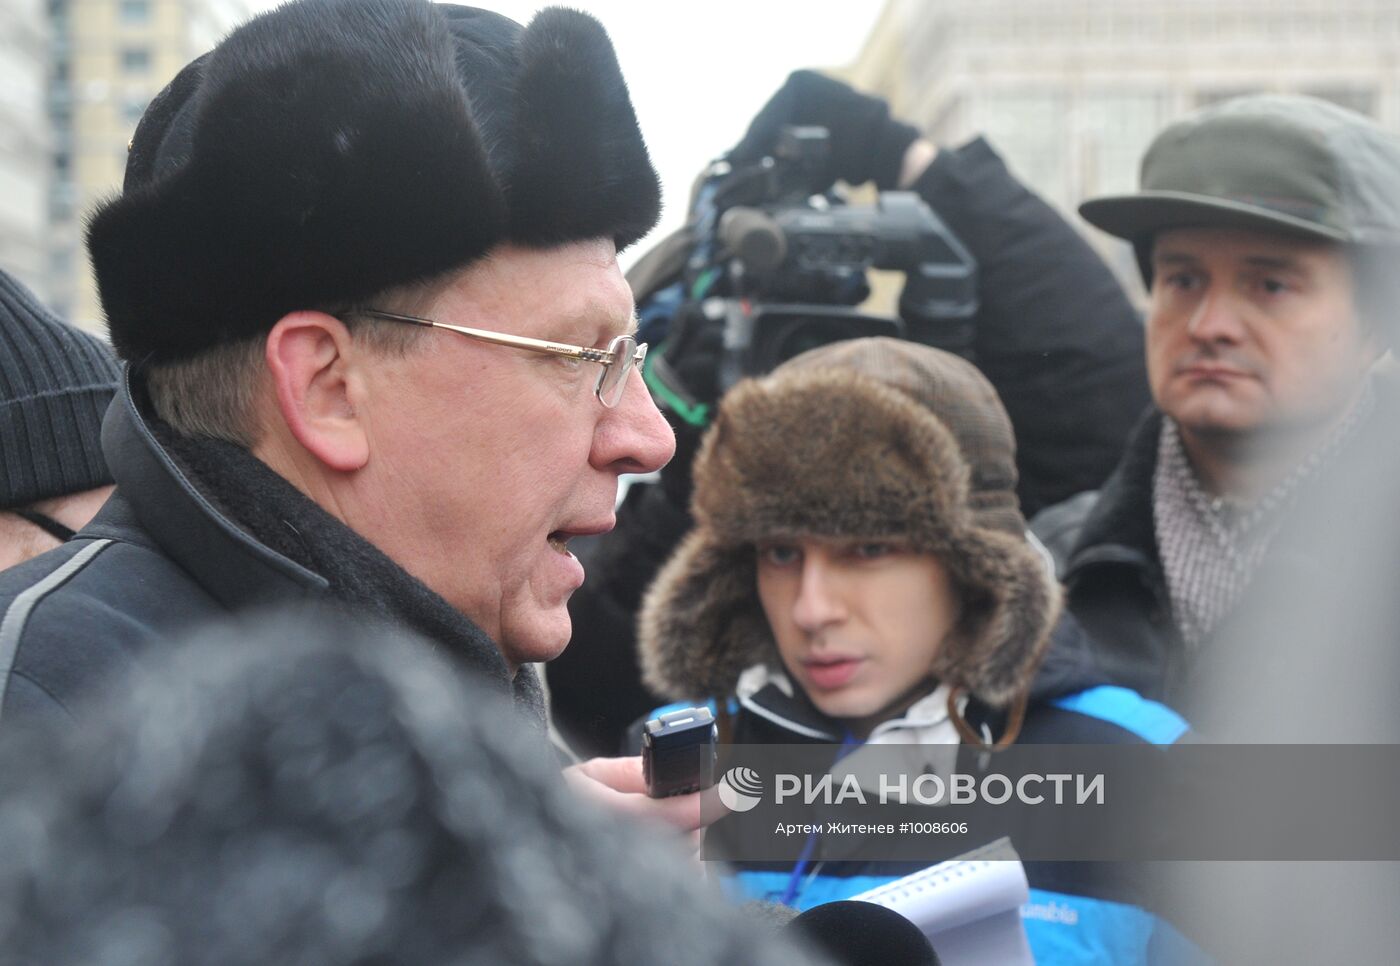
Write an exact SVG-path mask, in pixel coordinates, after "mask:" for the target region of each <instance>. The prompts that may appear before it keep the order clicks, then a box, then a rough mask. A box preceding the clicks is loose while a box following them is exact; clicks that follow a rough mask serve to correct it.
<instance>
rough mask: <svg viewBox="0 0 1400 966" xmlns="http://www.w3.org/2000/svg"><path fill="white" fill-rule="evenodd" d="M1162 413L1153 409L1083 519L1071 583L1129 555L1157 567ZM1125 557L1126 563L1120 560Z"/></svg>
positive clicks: (1070, 570)
mask: <svg viewBox="0 0 1400 966" xmlns="http://www.w3.org/2000/svg"><path fill="white" fill-rule="evenodd" d="M1162 419H1163V416H1162V413H1161V412H1160V411H1159V410H1158V409H1157V408H1155V407H1153V408H1151V409H1149V410H1148V411H1147V413H1146V414H1145V415H1144V416H1143V417H1142V419H1141V420H1140V421H1139V422H1138V425H1137V428H1135V429H1134V430H1133V433H1132V435H1131V436H1130V437H1129V438H1128V444H1127V446H1126V447H1125V449H1124V453H1123V458H1122V460H1121V461H1119V463H1118V467H1117V468H1116V469H1115V470H1114V471H1113V475H1112V476H1110V477H1109V478H1108V480H1107V481H1106V482H1105V483H1104V485H1103V489H1102V490H1100V491H1099V500H1098V502H1097V503H1095V504H1094V509H1093V511H1092V512H1091V513H1090V514H1089V517H1088V519H1086V520H1085V521H1084V529H1083V532H1082V533H1081V534H1080V536H1079V542H1078V543H1077V544H1076V545H1075V548H1074V551H1073V552H1072V553H1071V554H1070V561H1069V566H1068V568H1067V572H1066V582H1069V581H1070V580H1072V577H1073V574H1074V572H1075V571H1077V570H1078V569H1079V568H1080V567H1082V566H1086V565H1090V564H1093V563H1099V562H1104V561H1105V560H1106V559H1107V558H1108V557H1109V556H1112V557H1113V558H1114V560H1115V562H1126V559H1127V557H1129V556H1132V557H1134V558H1141V559H1140V560H1139V561H1138V562H1139V563H1143V564H1147V565H1153V564H1155V562H1156V561H1157V534H1156V531H1155V530H1154V529H1153V526H1152V476H1153V473H1154V472H1156V468H1157V440H1158V437H1160V436H1161V434H1162ZM1119 558H1122V559H1119Z"/></svg>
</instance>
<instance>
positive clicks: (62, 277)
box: [42, 0, 249, 329]
mask: <svg viewBox="0 0 1400 966" xmlns="http://www.w3.org/2000/svg"><path fill="white" fill-rule="evenodd" d="M43 2H44V3H45V4H46V9H47V15H48V21H49V27H50V33H49V36H50V46H49V82H48V92H49V97H48V104H49V118H50V121H51V125H52V138H53V144H52V151H51V156H50V158H51V162H50V179H49V187H48V221H49V238H50V245H49V253H48V259H49V261H48V270H47V273H46V279H45V281H44V284H43V285H42V288H43V289H44V290H45V291H46V293H47V295H48V298H49V302H50V304H52V306H53V307H54V309H55V310H56V311H57V312H58V313H59V314H60V315H62V316H63V317H65V318H68V319H71V320H72V321H73V322H74V323H75V324H77V325H81V326H83V327H84V328H91V329H98V328H100V325H101V319H102V309H101V305H100V303H99V301H98V298H97V289H96V286H95V285H94V283H93V279H92V273H91V270H90V268H89V266H88V260H87V254H86V251H85V249H84V246H83V218H84V217H85V215H86V214H87V213H88V212H89V211H90V210H91V208H92V206H93V205H94V204H95V203H97V202H98V201H100V200H102V199H103V198H105V197H108V196H110V195H112V194H114V193H116V192H117V191H119V190H120V189H121V183H122V175H123V172H124V171H125V169H126V146H127V142H128V141H130V139H131V135H132V132H133V131H135V129H136V122H137V121H138V120H140V118H141V114H142V112H143V111H145V109H146V105H147V104H149V103H150V101H151V98H152V97H154V96H155V95H156V94H157V93H158V92H159V91H160V89H161V88H162V87H164V86H165V85H166V84H167V83H169V81H170V80H171V78H173V77H174V76H175V74H176V73H177V72H178V71H179V70H180V68H182V67H184V66H185V64H187V63H188V62H189V61H190V60H192V59H194V57H196V56H197V55H198V54H200V53H203V52H204V51H206V50H209V49H210V48H211V47H213V46H214V45H215V44H216V43H217V42H218V40H219V38H220V37H221V36H222V34H223V33H224V32H225V31H226V30H227V29H228V28H230V27H232V26H233V25H234V24H235V23H237V22H238V21H240V20H242V19H244V18H246V17H247V15H248V12H249V8H248V5H247V3H245V2H244V0H43Z"/></svg>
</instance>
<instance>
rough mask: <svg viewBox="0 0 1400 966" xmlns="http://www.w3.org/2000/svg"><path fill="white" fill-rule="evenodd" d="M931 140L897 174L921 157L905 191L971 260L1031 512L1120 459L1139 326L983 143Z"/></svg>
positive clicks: (1098, 265) (1082, 251) (1140, 388)
mask: <svg viewBox="0 0 1400 966" xmlns="http://www.w3.org/2000/svg"><path fill="white" fill-rule="evenodd" d="M921 144H922V145H925V147H921V146H920V145H921ZM932 147H933V146H932V145H931V144H929V143H928V142H927V141H922V140H921V141H916V142H914V143H913V145H911V146H910V148H909V150H908V152H906V154H905V165H904V170H903V171H902V172H901V173H902V174H909V173H911V172H913V171H917V169H918V167H919V166H920V164H922V166H923V170H922V172H920V173H918V174H917V175H916V176H915V177H912V178H911V179H910V184H909V187H910V188H911V189H912V190H914V191H916V192H917V193H918V194H919V195H920V197H922V198H923V199H924V200H925V201H927V202H928V204H929V206H930V207H931V208H932V209H933V210H934V211H935V212H936V213H937V214H938V216H939V217H940V218H942V219H943V221H944V222H945V223H946V224H947V225H948V227H949V228H951V229H952V231H953V233H954V234H956V235H957V236H958V237H959V238H960V239H961V240H962V242H963V244H964V245H966V246H967V247H968V249H969V250H970V251H971V252H972V255H973V257H974V258H976V259H977V263H978V272H979V284H978V295H979V298H980V300H981V306H980V308H979V310H978V314H977V335H976V345H975V348H976V362H977V365H978V367H979V368H980V369H981V370H982V371H983V372H984V373H986V375H987V378H988V379H990V380H991V382H992V384H993V385H994V386H995V387H996V389H997V392H998V393H1000V395H1001V398H1002V401H1003V402H1004V403H1005V405H1006V409H1007V412H1008V413H1009V414H1010V416H1011V422H1012V424H1013V425H1014V426H1015V428H1016V439H1017V447H1018V453H1017V463H1018V464H1019V468H1020V472H1021V485H1020V494H1021V502H1022V507H1023V509H1024V510H1025V512H1026V515H1027V517H1030V516H1032V515H1034V514H1035V513H1036V511H1037V510H1039V509H1040V508H1042V507H1044V506H1048V505H1050V504H1053V503H1057V502H1059V501H1060V500H1064V499H1067V498H1068V497H1070V496H1072V495H1074V494H1075V493H1078V492H1080V491H1082V490H1089V489H1095V488H1097V487H1098V486H1099V485H1100V484H1101V483H1102V482H1103V481H1104V479H1105V478H1106V477H1107V476H1108V474H1109V472H1110V471H1111V470H1112V468H1113V466H1114V465H1115V464H1116V463H1117V461H1118V458H1119V456H1120V455H1121V454H1122V449H1123V445H1124V443H1125V441H1126V440H1127V436H1128V433H1129V431H1130V430H1131V429H1132V427H1133V425H1134V424H1135V423H1136V421H1137V418H1138V416H1139V415H1141V412H1142V410H1143V409H1144V408H1145V407H1146V406H1147V405H1148V403H1149V402H1150V397H1149V394H1148V389H1147V376H1146V371H1145V365H1144V349H1143V328H1142V322H1141V320H1140V319H1139V317H1138V315H1137V312H1136V311H1134V309H1133V307H1132V305H1131V304H1130V303H1129V302H1128V299H1127V296H1126V295H1124V293H1123V290H1122V289H1121V288H1120V287H1119V285H1118V282H1117V280H1116V279H1115V278H1114V277H1113V274H1112V273H1111V272H1110V271H1109V269H1108V267H1107V266H1106V265H1105V264H1104V263H1103V261H1102V260H1101V259H1100V258H1099V256H1098V255H1097V254H1096V253H1095V252H1094V250H1093V249H1092V248H1090V247H1089V245H1088V243H1087V242H1086V241H1085V240H1084V239H1083V238H1082V237H1081V236H1080V235H1079V233H1078V232H1077V231H1075V230H1074V228H1072V227H1071V226H1070V225H1069V224H1068V223H1067V222H1066V221H1065V220H1064V219H1063V218H1062V217H1060V215H1059V214H1058V213H1057V212H1056V211H1055V210H1054V209H1053V208H1051V207H1050V206H1049V205H1048V204H1046V203H1045V202H1044V201H1043V200H1041V199H1040V198H1039V197H1037V196H1036V195H1035V194H1033V193H1032V192H1031V191H1030V190H1028V189H1027V188H1026V187H1025V185H1023V184H1022V183H1021V182H1020V181H1018V180H1017V179H1016V178H1015V177H1014V176H1013V175H1012V174H1011V172H1010V171H1008V170H1007V168H1006V165H1005V164H1004V163H1002V160H1001V158H1000V157H998V156H997V154H996V152H995V151H993V150H992V148H991V146H990V145H988V144H987V142H986V141H984V140H982V139H981V138H978V139H976V140H974V141H972V142H970V143H969V144H966V145H964V146H962V147H960V148H946V147H945V148H942V149H939V150H937V151H936V152H935V151H932V150H931V149H932ZM901 180H903V179H901Z"/></svg>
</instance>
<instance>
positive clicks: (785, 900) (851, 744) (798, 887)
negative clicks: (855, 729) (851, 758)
mask: <svg viewBox="0 0 1400 966" xmlns="http://www.w3.org/2000/svg"><path fill="white" fill-rule="evenodd" d="M862 744H864V742H863V741H861V740H860V739H859V738H857V737H856V736H855V735H853V734H851V733H850V731H847V732H846V737H845V738H843V739H842V740H841V748H840V750H839V751H837V752H836V760H835V761H833V762H832V763H831V764H832V765H835V764H836V763H837V762H839V761H841V759H843V758H845V757H846V756H847V755H849V754H850V753H851V752H853V751H855V750H856V749H857V748H859V747H860V746H861V745H862ZM818 834H819V833H817V832H808V833H807V841H806V842H805V843H804V844H803V846H802V853H801V854H800V855H799V856H798V857H797V864H796V865H794V866H793V867H792V875H790V876H789V877H788V884H787V888H786V889H784V890H783V895H782V898H780V899H779V900H778V901H779V902H781V903H782V904H783V905H785V906H790V905H792V901H793V900H794V899H796V898H797V894H798V893H799V892H801V891H802V877H803V876H805V875H806V874H807V865H808V863H809V862H811V861H812V853H813V852H815V851H816V850H817V838H818Z"/></svg>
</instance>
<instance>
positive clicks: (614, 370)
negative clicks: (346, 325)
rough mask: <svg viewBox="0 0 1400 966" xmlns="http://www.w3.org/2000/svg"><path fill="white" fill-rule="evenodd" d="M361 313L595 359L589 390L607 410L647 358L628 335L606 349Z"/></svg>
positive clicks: (408, 317)
mask: <svg viewBox="0 0 1400 966" xmlns="http://www.w3.org/2000/svg"><path fill="white" fill-rule="evenodd" d="M362 314H363V315H365V316H368V317H369V318H372V319H383V320H384V321H386V322H408V323H410V324H412V325H423V326H428V327H430V328H434V329H446V330H447V331H449V332H456V333H457V334H458V335H465V336H467V337H468V338H470V339H479V340H481V341H482V342H492V343H495V344H496V345H506V346H511V347H512V348H516V349H528V350H529V351H530V352H544V353H548V354H549V355H554V356H564V357H565V358H569V359H582V360H583V361H584V362H596V363H598V365H600V366H602V367H603V371H602V372H600V373H598V383H597V385H595V386H594V387H593V392H594V394H595V395H596V396H597V397H598V401H599V402H600V403H602V404H603V405H604V406H606V407H608V408H609V409H612V408H613V407H614V406H616V405H617V404H618V403H619V402H621V401H622V394H623V392H624V391H625V390H626V388H627V377H628V376H629V375H630V374H631V372H632V370H633V369H634V368H636V367H639V366H641V364H642V360H643V359H645V358H646V357H647V346H646V343H645V342H640V343H639V342H638V341H637V340H636V339H635V338H633V337H632V336H630V335H620V336H618V337H617V338H615V339H613V340H612V341H611V342H609V343H608V347H607V348H606V349H591V348H589V347H588V346H581V345H569V344H567V343H564V342H550V341H548V340H547V339H532V338H530V337H529V336H524V335H507V334H505V333H504V332H491V331H488V330H487V329H471V328H468V327H467V326H465V325H448V324H447V323H446V322H434V321H433V320H432V319H420V318H418V317H417V316H413V315H399V314H397V313H395V312H380V311H378V310H376V309H369V310H367V311H365V312H363V313H362Z"/></svg>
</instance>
